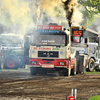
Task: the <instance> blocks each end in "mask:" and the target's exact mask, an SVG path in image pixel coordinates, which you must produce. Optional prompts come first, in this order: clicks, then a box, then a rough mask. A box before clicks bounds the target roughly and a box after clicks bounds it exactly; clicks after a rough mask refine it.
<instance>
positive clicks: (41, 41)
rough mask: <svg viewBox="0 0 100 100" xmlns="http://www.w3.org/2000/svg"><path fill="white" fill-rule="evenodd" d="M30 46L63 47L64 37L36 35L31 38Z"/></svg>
mask: <svg viewBox="0 0 100 100" xmlns="http://www.w3.org/2000/svg"><path fill="white" fill-rule="evenodd" d="M31 44H32V45H48V46H52V45H54V46H61V45H63V46H65V35H38V36H33V37H32V40H31Z"/></svg>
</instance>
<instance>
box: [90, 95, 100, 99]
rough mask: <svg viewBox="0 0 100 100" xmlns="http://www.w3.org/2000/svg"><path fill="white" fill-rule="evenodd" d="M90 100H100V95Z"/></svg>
mask: <svg viewBox="0 0 100 100" xmlns="http://www.w3.org/2000/svg"><path fill="white" fill-rule="evenodd" d="M88 100H100V95H98V96H93V97H90V98H89V99H88Z"/></svg>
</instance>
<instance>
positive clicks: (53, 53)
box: [38, 51, 59, 58]
mask: <svg viewBox="0 0 100 100" xmlns="http://www.w3.org/2000/svg"><path fill="white" fill-rule="evenodd" d="M38 57H49V58H51V57H52V58H58V57H59V52H58V51H38Z"/></svg>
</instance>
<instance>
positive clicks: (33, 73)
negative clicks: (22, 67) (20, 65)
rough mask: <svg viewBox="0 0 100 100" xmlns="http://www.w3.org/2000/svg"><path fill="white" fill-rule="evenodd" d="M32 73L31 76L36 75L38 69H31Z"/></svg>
mask: <svg viewBox="0 0 100 100" xmlns="http://www.w3.org/2000/svg"><path fill="white" fill-rule="evenodd" d="M30 72H31V75H36V74H37V68H36V67H30Z"/></svg>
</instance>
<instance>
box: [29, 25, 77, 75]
mask: <svg viewBox="0 0 100 100" xmlns="http://www.w3.org/2000/svg"><path fill="white" fill-rule="evenodd" d="M75 54H76V48H75V47H71V43H70V33H69V31H67V30H62V26H60V25H39V26H38V27H37V30H35V31H34V33H33V35H32V36H31V43H30V50H29V57H30V61H29V64H30V70H31V74H32V75H36V74H37V73H39V71H42V72H43V71H45V72H49V71H50V72H52V71H53V70H54V71H59V72H61V73H63V75H67V74H68V72H67V70H68V68H69V62H70V61H71V69H73V68H74V64H75V59H74V58H75ZM74 71H75V70H73V71H72V72H73V73H74Z"/></svg>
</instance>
